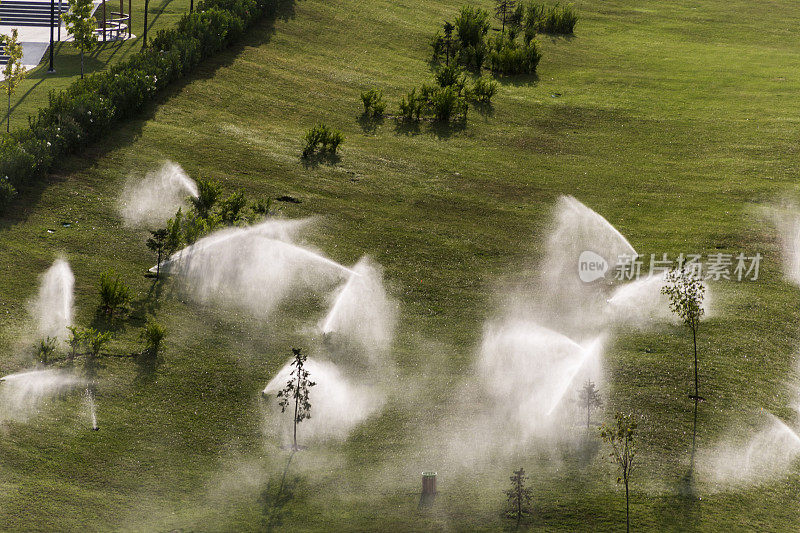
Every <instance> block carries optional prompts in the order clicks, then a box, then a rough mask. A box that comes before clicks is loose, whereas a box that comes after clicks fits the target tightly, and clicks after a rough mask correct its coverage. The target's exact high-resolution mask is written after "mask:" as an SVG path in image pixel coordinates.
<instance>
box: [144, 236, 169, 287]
mask: <svg viewBox="0 0 800 533" xmlns="http://www.w3.org/2000/svg"><path fill="white" fill-rule="evenodd" d="M168 239H169V231H168V230H167V229H157V230H155V231H151V232H150V238H149V239H147V243H145V244H146V245H147V247H148V248H149V249H150V250H152V251H153V252H154V253H155V254H156V256H157V257H158V262H157V263H156V279H158V277H159V276H160V275H161V258H162V257H163V255H164V252H166V250H167V241H168Z"/></svg>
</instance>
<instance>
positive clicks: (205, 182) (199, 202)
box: [189, 178, 222, 218]
mask: <svg viewBox="0 0 800 533" xmlns="http://www.w3.org/2000/svg"><path fill="white" fill-rule="evenodd" d="M220 194H222V185H220V183H219V182H218V181H216V180H213V179H210V178H200V179H199V180H197V196H196V197H195V196H192V197H190V198H189V201H191V202H192V206H194V209H195V211H196V212H197V214H198V216H199V217H200V218H208V216H209V214H211V209H213V208H214V206H215V205H216V204H217V200H219V196H220Z"/></svg>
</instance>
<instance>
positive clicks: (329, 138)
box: [303, 124, 344, 158]
mask: <svg viewBox="0 0 800 533" xmlns="http://www.w3.org/2000/svg"><path fill="white" fill-rule="evenodd" d="M303 140H304V141H305V146H304V148H303V157H304V158H307V157H311V156H312V155H314V154H315V153H317V152H320V153H324V154H330V155H336V152H337V151H338V150H339V146H340V145H341V144H342V143H343V142H344V135H342V133H341V132H340V131H338V130H335V129H332V128H329V127H328V126H326V125H325V124H317V125H316V126H314V127H313V128H311V129H310V130H308V132H306V134H305V136H304V137H303Z"/></svg>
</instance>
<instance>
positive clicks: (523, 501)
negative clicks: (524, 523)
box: [505, 468, 533, 525]
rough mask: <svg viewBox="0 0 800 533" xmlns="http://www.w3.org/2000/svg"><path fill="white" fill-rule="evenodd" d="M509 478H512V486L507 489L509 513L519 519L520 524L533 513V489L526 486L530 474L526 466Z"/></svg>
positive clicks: (511, 516)
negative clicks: (527, 472) (526, 471)
mask: <svg viewBox="0 0 800 533" xmlns="http://www.w3.org/2000/svg"><path fill="white" fill-rule="evenodd" d="M509 479H510V480H511V488H509V489H508V490H506V491H505V494H506V504H507V514H508V516H509V517H510V518H514V519H515V520H516V521H517V525H519V523H520V521H521V520H522V518H523V517H524V516H525V515H527V514H530V513H531V500H532V499H533V491H532V490H531V489H530V488H529V487H527V486H526V485H527V483H528V475H527V474H526V473H525V469H524V468H520V469H519V470H515V471H514V474H513V475H512V476H511V477H510V478H509Z"/></svg>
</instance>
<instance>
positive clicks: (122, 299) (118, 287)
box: [100, 271, 131, 320]
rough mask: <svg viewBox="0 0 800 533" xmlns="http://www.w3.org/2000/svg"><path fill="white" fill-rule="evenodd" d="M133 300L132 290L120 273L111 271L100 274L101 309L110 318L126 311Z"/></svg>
mask: <svg viewBox="0 0 800 533" xmlns="http://www.w3.org/2000/svg"><path fill="white" fill-rule="evenodd" d="M130 301H131V292H130V289H129V288H128V286H127V285H125V284H124V283H123V282H122V279H121V278H120V276H119V275H118V274H115V273H114V272H113V271H109V272H106V273H104V274H103V275H101V276H100V310H101V311H102V312H103V313H105V314H106V315H107V316H108V318H109V319H111V320H113V319H114V314H115V313H117V314H118V313H120V312H122V311H124V309H125V307H126V306H127V305H128V304H129V303H130Z"/></svg>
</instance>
